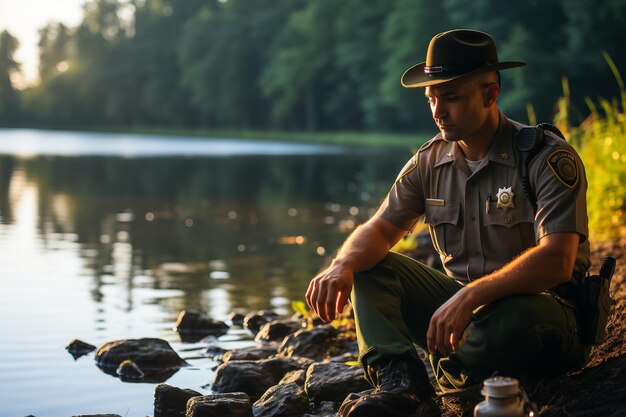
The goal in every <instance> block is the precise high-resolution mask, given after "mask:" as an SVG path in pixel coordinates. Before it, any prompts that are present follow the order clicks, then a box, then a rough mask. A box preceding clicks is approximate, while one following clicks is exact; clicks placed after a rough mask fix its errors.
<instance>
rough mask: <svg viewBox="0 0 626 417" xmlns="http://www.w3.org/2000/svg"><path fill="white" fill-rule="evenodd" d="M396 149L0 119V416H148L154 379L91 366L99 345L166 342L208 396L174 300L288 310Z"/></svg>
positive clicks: (377, 184)
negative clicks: (2, 125)
mask: <svg viewBox="0 0 626 417" xmlns="http://www.w3.org/2000/svg"><path fill="white" fill-rule="evenodd" d="M409 157H410V150H409V149H397V148H396V149H386V148H383V149H381V148H355V147H338V146H316V145H300V144H288V143H279V142H248V141H236V140H223V139H215V140H203V139H185V138H174V137H166V138H164V137H150V136H140V135H122V134H96V133H80V132H58V131H56V132H52V131H38V130H21V129H0V260H1V261H0V297H1V298H0V300H1V302H0V326H1V333H0V341H1V343H0V416H3V417H4V416H17V417H19V416H27V415H31V414H32V415H35V416H37V417H44V416H71V415H77V414H95V413H115V414H119V415H122V416H128V417H133V416H148V415H152V413H153V392H154V387H155V385H156V384H153V383H125V382H122V381H120V380H119V379H117V378H115V377H113V376H110V375H107V374H105V373H103V372H101V371H100V370H99V369H98V368H97V367H96V365H95V361H94V354H93V353H91V354H89V355H87V356H83V357H81V358H79V359H77V360H74V359H73V358H72V356H71V355H70V354H69V353H68V352H67V351H66V350H65V349H64V347H65V345H66V344H67V343H68V342H70V341H71V340H72V339H74V338H78V339H81V340H84V341H86V342H88V343H91V344H93V345H96V346H99V345H101V344H102V343H105V342H109V341H113V340H117V339H126V338H140V337H158V338H161V339H164V340H167V341H168V342H169V343H170V344H171V345H172V347H173V348H174V349H175V350H176V351H177V352H178V353H179V355H181V356H182V357H183V358H184V359H186V360H187V361H188V362H189V363H190V364H191V365H192V366H190V367H187V368H182V369H181V370H180V371H178V372H177V373H176V374H174V375H173V376H172V377H171V378H170V379H168V380H167V381H166V382H167V383H168V384H170V385H174V386H177V387H181V388H191V389H194V390H196V391H200V392H202V393H209V392H210V384H211V383H212V382H213V378H214V371H213V368H214V367H215V366H216V365H217V364H216V363H215V362H214V361H212V360H210V359H208V358H207V357H205V356H204V355H203V353H204V351H205V350H206V348H207V347H208V346H209V345H210V344H216V345H218V346H221V347H226V348H229V347H239V346H244V345H247V344H250V340H251V339H250V335H248V334H247V333H246V332H245V331H243V330H241V329H232V330H231V331H230V332H229V333H228V334H226V335H224V336H222V337H220V338H219V339H218V340H212V341H206V340H205V341H202V342H198V343H183V342H182V341H181V340H180V338H179V337H178V334H177V333H176V332H174V331H173V330H172V327H173V325H174V323H175V321H176V318H177V316H178V314H179V312H180V311H181V310H183V309H187V310H193V311H198V312H202V313H205V314H208V315H209V316H211V317H213V318H215V319H218V320H224V321H226V316H227V315H228V313H229V312H231V311H234V310H243V311H252V310H257V309H274V310H275V311H277V312H279V313H283V314H288V313H290V312H291V307H290V306H291V301H292V300H303V299H304V292H305V290H306V287H307V284H308V281H309V279H310V278H311V276H312V275H314V274H315V273H316V272H317V271H318V270H319V269H320V268H321V267H322V266H323V265H324V263H325V262H326V261H327V260H328V256H329V254H331V253H332V252H333V251H335V250H336V249H337V247H338V245H339V244H340V243H341V242H342V241H343V239H344V238H345V236H346V234H347V233H349V232H350V231H351V230H352V229H353V228H354V227H355V225H356V224H358V223H360V222H362V221H363V220H365V219H366V218H367V217H368V216H369V215H370V214H371V212H372V210H374V209H375V207H376V206H377V204H378V203H379V201H380V199H381V198H382V197H383V196H384V195H385V193H386V192H387V190H388V189H389V186H390V184H391V182H392V181H393V179H394V178H395V176H396V174H397V172H398V171H399V170H400V169H401V167H402V166H403V164H404V163H405V161H406V160H407V159H408V158H409Z"/></svg>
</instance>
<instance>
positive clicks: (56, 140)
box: [0, 129, 344, 158]
mask: <svg viewBox="0 0 626 417" xmlns="http://www.w3.org/2000/svg"><path fill="white" fill-rule="evenodd" d="M0 134H1V136H0V154H9V155H16V156H19V157H22V158H32V157H34V156H39V155H57V156H86V155H102V156H105V155H108V156H122V157H145V156H163V155H167V156H175V155H178V156H203V155H205V156H206V155H212V156H233V155H306V154H310V153H318V154H319V153H324V154H340V153H343V152H344V150H342V149H341V148H339V147H337V146H321V145H307V144H293V143H285V142H277V141H276V142H266V141H263V142H260V141H241V140H236V139H222V138H212V139H208V140H207V139H203V138H191V139H189V138H185V137H175V136H157V137H155V136H150V135H140V134H120V133H86V132H63V131H39V130H32V129H0Z"/></svg>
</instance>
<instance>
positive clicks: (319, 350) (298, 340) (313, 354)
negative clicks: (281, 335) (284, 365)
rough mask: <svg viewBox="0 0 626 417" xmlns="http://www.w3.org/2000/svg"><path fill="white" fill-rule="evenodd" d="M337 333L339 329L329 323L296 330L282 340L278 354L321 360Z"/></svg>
mask: <svg viewBox="0 0 626 417" xmlns="http://www.w3.org/2000/svg"><path fill="white" fill-rule="evenodd" d="M338 334H339V331H338V330H337V329H335V328H334V327H333V326H330V325H325V326H320V327H315V328H313V329H311V330H307V329H302V330H298V331H297V332H295V333H293V334H291V335H289V336H287V337H286V338H285V339H284V340H283V342H282V344H281V345H280V348H279V349H278V354H279V355H280V356H283V357H288V358H292V357H304V358H310V359H313V360H315V361H321V360H323V359H324V358H325V357H326V355H327V353H328V351H329V348H330V347H332V346H333V342H334V340H335V338H336V337H337V335H338Z"/></svg>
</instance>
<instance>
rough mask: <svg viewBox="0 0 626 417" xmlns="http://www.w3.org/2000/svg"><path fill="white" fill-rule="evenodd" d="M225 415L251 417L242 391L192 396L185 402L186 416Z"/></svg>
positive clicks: (248, 400)
mask: <svg viewBox="0 0 626 417" xmlns="http://www.w3.org/2000/svg"><path fill="white" fill-rule="evenodd" d="M226 416H228V417H253V414H252V405H251V404H250V398H248V396H247V395H246V394H244V393H243V392H229V393H227V394H214V395H204V396H200V397H193V398H191V399H190V400H189V401H188V402H187V414H186V417H226ZM155 417H156V416H155Z"/></svg>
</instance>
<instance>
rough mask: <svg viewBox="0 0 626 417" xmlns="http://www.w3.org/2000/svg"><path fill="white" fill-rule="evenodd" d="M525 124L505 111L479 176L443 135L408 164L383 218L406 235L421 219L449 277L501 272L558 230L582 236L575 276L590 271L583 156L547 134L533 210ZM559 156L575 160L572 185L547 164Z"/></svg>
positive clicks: (533, 167) (536, 162)
mask: <svg viewBox="0 0 626 417" xmlns="http://www.w3.org/2000/svg"><path fill="white" fill-rule="evenodd" d="M522 127H524V125H521V124H519V123H517V122H514V121H512V120H509V119H507V118H506V117H505V116H504V115H503V114H502V113H500V120H499V125H498V130H497V133H496V136H495V138H494V140H493V142H492V144H491V147H490V149H489V152H488V155H487V157H486V158H485V159H484V160H483V161H482V162H481V163H480V165H479V166H478V168H477V169H476V170H475V171H474V172H473V173H472V172H471V171H470V169H469V168H468V166H467V163H466V161H465V158H464V154H463V152H462V150H461V148H460V147H459V144H458V143H456V142H446V141H445V140H443V138H442V137H441V134H438V135H437V136H435V137H434V138H433V139H431V140H430V141H428V142H427V143H425V144H424V145H423V146H422V147H421V148H420V150H419V151H418V153H417V154H416V155H415V156H413V158H411V160H409V162H408V163H407V164H406V165H405V167H404V168H403V169H402V171H401V172H400V175H399V176H398V178H397V180H396V182H395V184H394V185H393V187H392V188H391V190H390V192H389V194H388V195H387V197H386V198H385V200H384V201H383V203H382V205H381V207H380V209H379V211H378V213H377V215H379V216H381V217H382V218H384V219H386V220H387V221H389V222H391V223H392V224H394V225H396V226H398V227H400V228H403V229H405V230H411V229H413V227H414V225H415V224H416V222H417V221H418V220H419V219H420V218H423V221H424V223H426V224H427V225H428V228H429V231H430V235H431V239H432V242H433V245H434V247H435V249H436V250H437V252H438V253H439V255H440V257H441V261H442V263H443V265H444V268H445V270H446V273H447V274H448V275H449V276H451V277H453V278H455V279H458V280H460V281H471V280H473V279H477V278H480V277H482V276H483V275H486V274H489V273H491V272H493V271H494V270H496V269H498V268H501V267H502V266H504V265H505V264H507V263H509V262H511V260H513V258H515V257H516V256H518V255H519V254H520V253H522V252H523V251H525V250H526V249H528V248H530V247H533V246H535V245H536V242H538V241H539V239H541V238H542V237H543V236H545V235H547V234H550V233H557V232H576V233H578V234H579V235H580V237H581V240H580V241H581V243H580V245H579V249H578V256H577V259H576V265H575V271H576V272H582V271H586V270H587V269H588V268H589V265H590V260H589V259H590V255H589V242H588V241H587V236H588V224H587V223H588V218H587V207H586V201H585V193H586V189H587V182H586V178H585V172H584V167H583V164H582V162H581V161H580V157H579V156H578V154H576V152H575V151H574V149H573V148H572V147H571V146H570V145H569V144H568V143H567V142H566V141H564V140H562V139H561V138H559V137H557V136H556V135H552V134H546V139H545V143H544V146H543V148H542V149H541V150H540V151H539V154H538V155H537V156H536V157H535V158H534V159H533V160H532V161H531V164H530V167H529V177H530V180H531V184H532V185H533V187H534V189H535V194H536V197H537V211H536V212H535V209H534V208H533V206H532V205H531V203H530V202H529V200H528V198H527V197H526V195H525V194H524V190H523V187H522V182H521V178H520V176H521V175H520V170H519V167H518V162H519V161H521V158H520V155H519V152H518V151H517V148H516V146H515V144H514V139H515V135H516V134H517V132H518V131H519V129H521V128H522ZM555 152H557V154H556V155H557V156H560V155H561V154H563V155H566V156H570V157H571V160H573V161H574V163H572V164H571V165H567V164H566V166H565V167H564V169H565V168H567V169H569V171H564V172H565V174H567V176H566V177H564V178H566V181H563V180H561V179H560V178H559V176H558V175H556V171H555V169H554V167H555V166H556V165H555V164H552V166H551V165H550V164H549V163H548V160H549V158H550V157H552V155H555ZM553 160H554V158H553ZM567 163H568V164H570V162H569V161H568V162H567ZM574 164H575V166H574ZM572 169H573V170H574V173H572ZM560 173H561V174H563V173H562V172H560ZM561 178H563V175H562V176H561ZM574 180H575V181H574Z"/></svg>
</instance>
